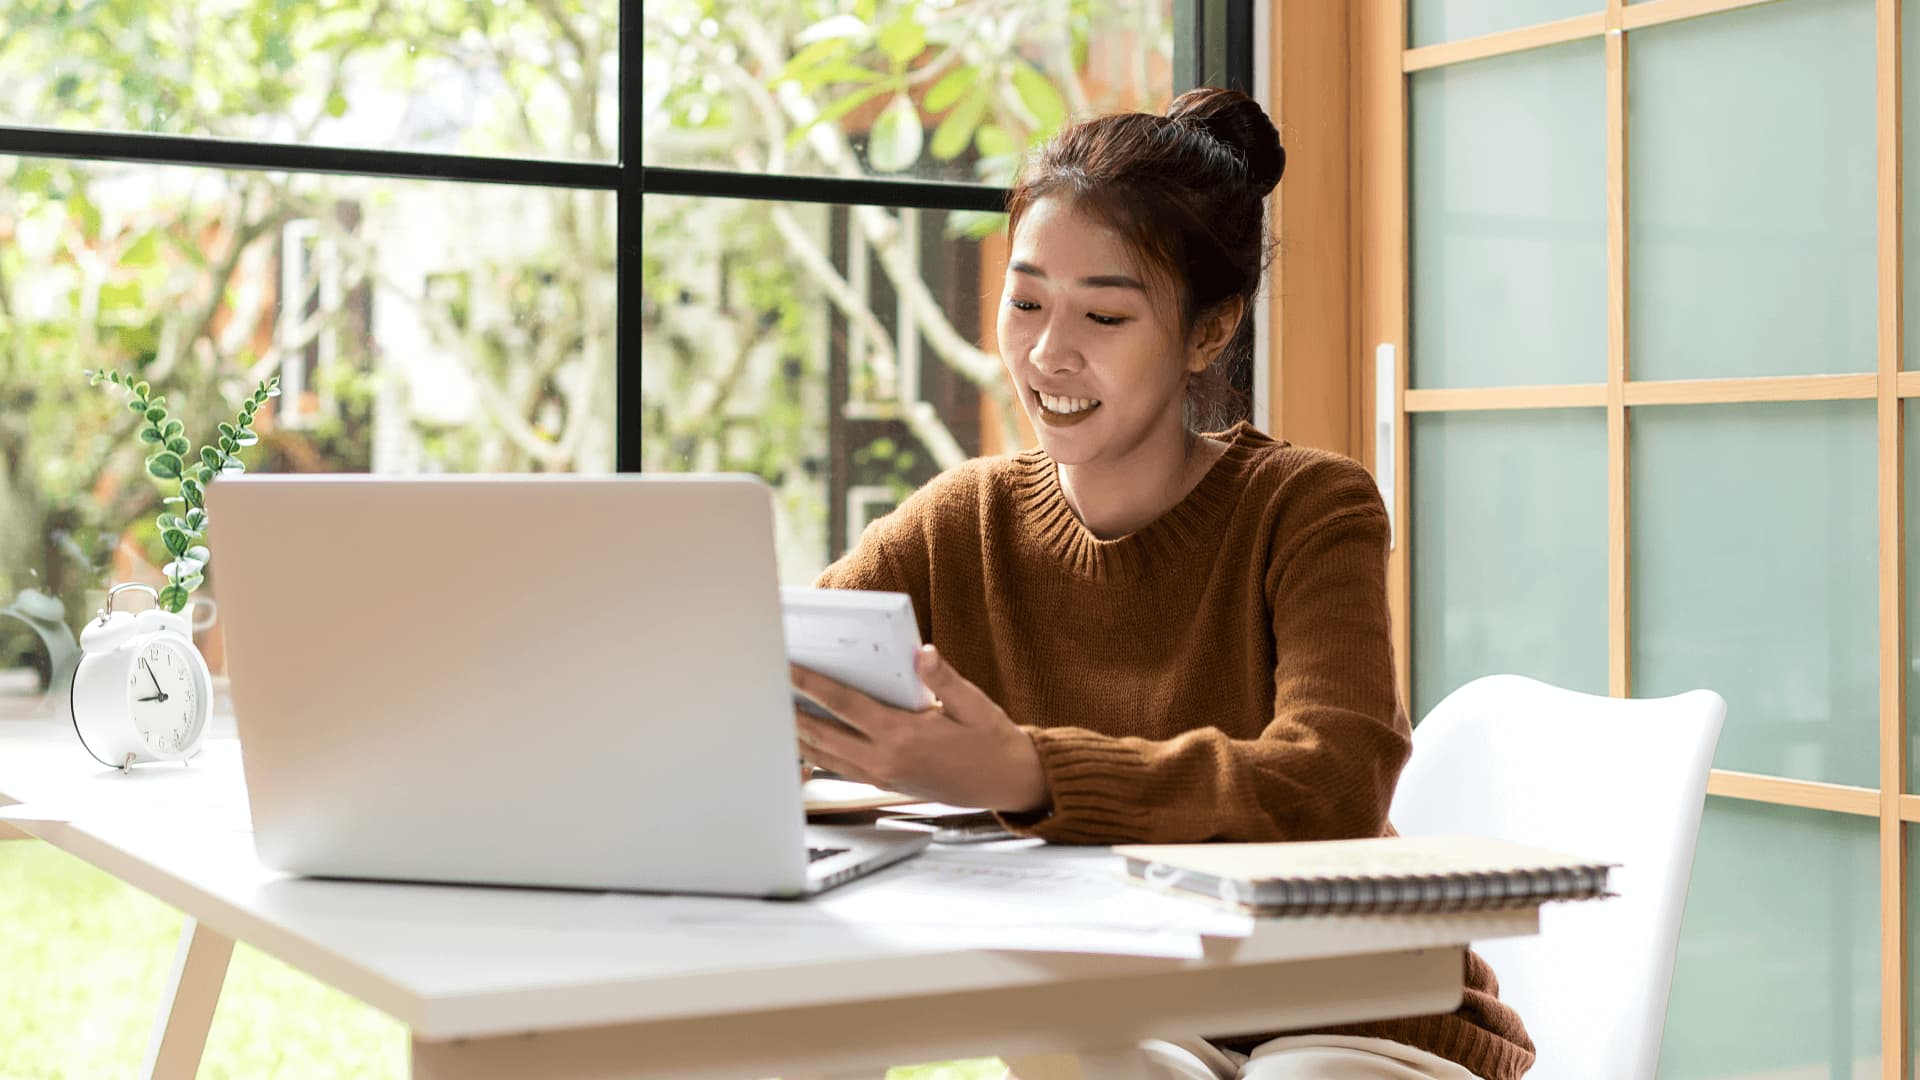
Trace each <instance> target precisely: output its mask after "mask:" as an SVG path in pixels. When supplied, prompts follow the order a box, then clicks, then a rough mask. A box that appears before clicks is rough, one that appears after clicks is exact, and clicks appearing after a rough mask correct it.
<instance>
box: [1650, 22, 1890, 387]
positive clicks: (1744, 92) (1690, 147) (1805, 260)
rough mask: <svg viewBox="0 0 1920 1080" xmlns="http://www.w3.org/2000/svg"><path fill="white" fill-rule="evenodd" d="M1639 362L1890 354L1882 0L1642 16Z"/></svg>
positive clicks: (1729, 368) (1702, 368)
mask: <svg viewBox="0 0 1920 1080" xmlns="http://www.w3.org/2000/svg"><path fill="white" fill-rule="evenodd" d="M1629 45H1630V48H1629V60H1628V63H1627V78H1628V80H1629V81H1628V87H1627V91H1628V92H1627V103H1628V109H1627V112H1628V115H1627V135H1628V138H1629V139H1631V140H1632V144H1631V146H1630V147H1629V148H1628V153H1627V166H1628V190H1629V191H1631V192H1632V197H1631V198H1630V199H1628V201H1627V206H1628V244H1629V248H1628V250H1629V251H1630V253H1631V255H1630V260H1629V263H1628V265H1629V267H1630V278H1631V280H1630V281H1629V283H1628V293H1629V300H1630V303H1631V305H1632V306H1631V308H1630V309H1629V310H1630V311H1631V312H1632V318H1631V319H1630V320H1629V325H1630V327H1631V329H1630V331H1629V333H1630V335H1631V341H1630V344H1631V346H1632V354H1631V360H1630V363H1631V364H1632V375H1633V377H1634V378H1636V379H1696V378H1717V377H1722V376H1739V375H1810V374H1825V373H1830V372H1842V371H1871V370H1873V366H1874V317H1875V292H1874V282H1875V277H1874V238H1875V231H1874V228H1875V226H1874V163H1875V162H1874V104H1873V101H1874V98H1873V94H1874V74H1873V72H1874V55H1873V3H1872V0H1793V2H1792V3H1782V4H1762V5H1759V6H1756V7H1750V8H1742V9H1740V10H1738V11H1732V12H1727V13H1724V14H1719V15H1712V16H1708V17H1705V18H1699V19H1688V20H1685V21H1682V22H1677V23H1669V24H1665V25H1661V26H1656V27H1651V28H1649V29H1646V30H1637V31H1634V33H1633V35H1632V38H1631V40H1630V42H1629Z"/></svg>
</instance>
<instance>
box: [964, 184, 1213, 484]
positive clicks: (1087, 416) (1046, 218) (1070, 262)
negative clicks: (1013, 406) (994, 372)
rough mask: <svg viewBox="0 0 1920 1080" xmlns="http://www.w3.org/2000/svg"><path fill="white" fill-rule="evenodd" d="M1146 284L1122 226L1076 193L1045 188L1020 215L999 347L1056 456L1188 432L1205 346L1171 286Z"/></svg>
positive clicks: (1111, 453) (1119, 454)
mask: <svg viewBox="0 0 1920 1080" xmlns="http://www.w3.org/2000/svg"><path fill="white" fill-rule="evenodd" d="M1149 287H1150V285H1149V278H1148V276H1147V275H1146V274H1145V273H1144V272H1143V268H1142V267H1141V266H1140V262H1139V259H1138V258H1137V257H1136V256H1135V255H1134V253H1133V251H1132V250H1131V249H1130V248H1129V247H1128V246H1127V244H1126V243H1125V241H1123V240H1122V239H1121V238H1120V235H1119V234H1118V233H1116V232H1114V230H1113V229H1112V228H1110V227H1108V226H1107V225H1106V224H1104V223H1102V222H1101V221H1100V220H1098V219H1097V218H1094V217H1092V216H1091V215H1089V214H1087V213H1085V212H1083V211H1081V210H1079V209H1078V208H1076V207H1075V206H1074V205H1073V204H1072V203H1071V202H1068V201H1066V200H1063V199H1059V198H1046V199H1042V200H1040V201H1039V202H1036V203H1035V204H1033V206H1032V207H1031V208H1030V209H1029V210H1028V211H1027V213H1026V214H1025V215H1024V216H1023V217H1022V218H1021V219H1020V227H1019V229H1018V231H1016V232H1015V233H1014V236H1013V250H1012V252H1011V256H1010V258H1009V260H1008V263H1007V280H1006V285H1005V288H1004V289H1003V290H1002V292H1001V297H1000V317H999V336H1000V359H1001V362H1002V363H1004V364H1006V366H1007V372H1008V373H1009V374H1010V375H1012V376H1013V384H1014V387H1015V389H1016V390H1017V391H1018V392H1019V394H1020V404H1021V406H1022V407H1023V408H1025V409H1026V411H1027V418H1028V419H1030V420H1032V421H1033V427H1034V430H1035V431H1036V432H1038V433H1039V435H1040V443H1041V445H1042V446H1043V447H1045V448H1046V451H1047V453H1048V454H1049V455H1050V456H1051V457H1052V458H1053V459H1054V460H1055V461H1056V462H1059V463H1060V464H1062V465H1085V464H1088V463H1091V462H1098V461H1119V460H1125V459H1127V457H1128V455H1129V453H1130V452H1131V451H1133V450H1135V449H1136V448H1138V447H1139V446H1140V445H1141V444H1142V443H1144V442H1146V441H1147V440H1148V439H1149V438H1150V437H1151V436H1153V435H1155V434H1160V435H1163V436H1165V435H1169V434H1178V433H1180V432H1181V430H1182V427H1183V417H1182V403H1183V398H1184V395H1185V392H1186V383H1187V375H1188V372H1189V370H1200V368H1204V367H1205V364H1206V358H1205V357H1204V356H1202V355H1199V354H1198V353H1197V352H1196V351H1195V350H1193V349H1190V348H1188V347H1187V344H1186V342H1185V341H1184V340H1183V336H1182V334H1181V333H1180V327H1179V324H1178V316H1177V314H1176V313H1177V310H1178V304H1177V302H1176V301H1175V300H1174V298H1172V297H1156V296H1153V295H1150V294H1149V292H1148V288H1149ZM1196 361H1197V362H1198V364H1199V367H1193V366H1192V365H1193V364H1194V363H1195V362H1196ZM1175 445H1178V443H1175Z"/></svg>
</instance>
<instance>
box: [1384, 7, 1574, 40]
mask: <svg viewBox="0 0 1920 1080" xmlns="http://www.w3.org/2000/svg"><path fill="white" fill-rule="evenodd" d="M1606 7H1607V5H1606V2H1605V0H1413V2H1412V3H1411V4H1410V5H1409V10H1408V12H1407V21H1408V24H1409V25H1408V33H1407V40H1408V42H1410V43H1411V44H1412V45H1413V46H1415V47H1416V48H1417V47H1419V46H1421V45H1437V44H1439V43H1440V42H1442V41H1458V40H1460V39H1461V38H1470V37H1479V36H1480V35H1481V34H1494V33H1498V32H1500V31H1502V30H1517V29H1519V28H1521V27H1523V26H1537V25H1539V24H1541V23H1550V22H1557V21H1559V20H1561V19H1570V18H1572V17H1573V16H1575V15H1592V14H1594V13H1596V12H1600V11H1605V10H1606Z"/></svg>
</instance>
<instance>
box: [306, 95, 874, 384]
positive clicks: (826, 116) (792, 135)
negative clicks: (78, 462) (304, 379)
mask: <svg viewBox="0 0 1920 1080" xmlns="http://www.w3.org/2000/svg"><path fill="white" fill-rule="evenodd" d="M892 86H893V84H892V83H891V82H888V83H882V84H880V85H878V86H863V87H861V88H860V89H858V90H855V91H854V92H853V93H851V94H848V95H847V96H845V97H843V98H841V99H839V100H838V101H835V102H834V103H833V104H831V105H829V106H827V107H826V108H824V109H822V110H820V115H818V116H816V117H814V118H813V119H812V120H811V121H809V122H808V123H805V124H802V125H800V126H799V127H797V128H794V129H793V130H792V131H790V132H788V133H787V146H788V148H792V147H795V146H798V145H800V140H801V139H804V138H806V135H807V132H808V130H810V129H811V128H812V127H813V125H814V124H831V123H833V122H834V121H836V120H838V119H840V118H841V117H843V116H845V115H847V114H848V113H850V112H852V111H853V110H855V109H857V108H859V107H860V106H862V105H865V104H866V103H867V102H869V101H871V100H873V99H874V98H876V97H879V96H880V95H881V94H884V93H886V92H887V90H888V89H890V88H891V87H892ZM279 392H280V391H279V390H275V391H274V393H275V394H278V393H279Z"/></svg>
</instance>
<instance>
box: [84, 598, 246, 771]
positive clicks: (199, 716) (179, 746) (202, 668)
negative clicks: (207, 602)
mask: <svg viewBox="0 0 1920 1080" xmlns="http://www.w3.org/2000/svg"><path fill="white" fill-rule="evenodd" d="M128 589H144V590H146V591H147V592H148V593H150V594H152V595H153V597H154V599H155V601H156V602H157V601H158V600H159V597H160V594H159V593H158V592H157V591H156V590H155V589H154V588H153V587H152V586H151V585H145V584H142V583H140V582H127V583H125V584H121V585H115V586H114V587H113V588H112V589H110V590H108V591H107V606H106V608H105V609H104V610H102V611H101V612H100V614H99V615H98V616H96V617H95V618H93V619H92V620H91V621H89V622H88V623H87V625H86V628H85V629H83V630H81V631H80V663H79V666H77V667H76V668H75V669H74V672H73V694H72V712H73V732H74V734H75V735H77V736H79V738H80V745H81V746H82V747H84V748H86V751H87V753H89V754H92V755H93V757H94V760H96V761H98V762H100V763H101V764H102V765H107V766H111V767H112V768H116V769H119V770H121V771H122V772H124V771H126V770H127V769H128V768H129V767H131V766H133V765H135V764H138V763H141V762H148V761H185V760H187V759H188V758H190V757H192V756H193V755H194V754H196V753H198V752H199V750H200V741H201V739H203V738H205V737H206V734H207V721H208V719H209V718H210V717H211V716H212V715H213V678H212V676H211V675H210V674H209V673H208V671H207V662H206V660H205V658H203V657H202V656H201V655H200V650H199V649H197V648H195V647H194V644H193V627H192V625H191V624H189V623H188V621H187V618H186V616H184V615H177V614H175V613H173V612H171V611H163V610H161V609H160V608H158V607H155V608H149V609H148V610H146V611H142V612H140V613H139V614H134V613H132V612H129V611H115V610H113V598H114V597H115V596H116V595H117V594H119V593H121V592H124V591H125V590H128Z"/></svg>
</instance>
